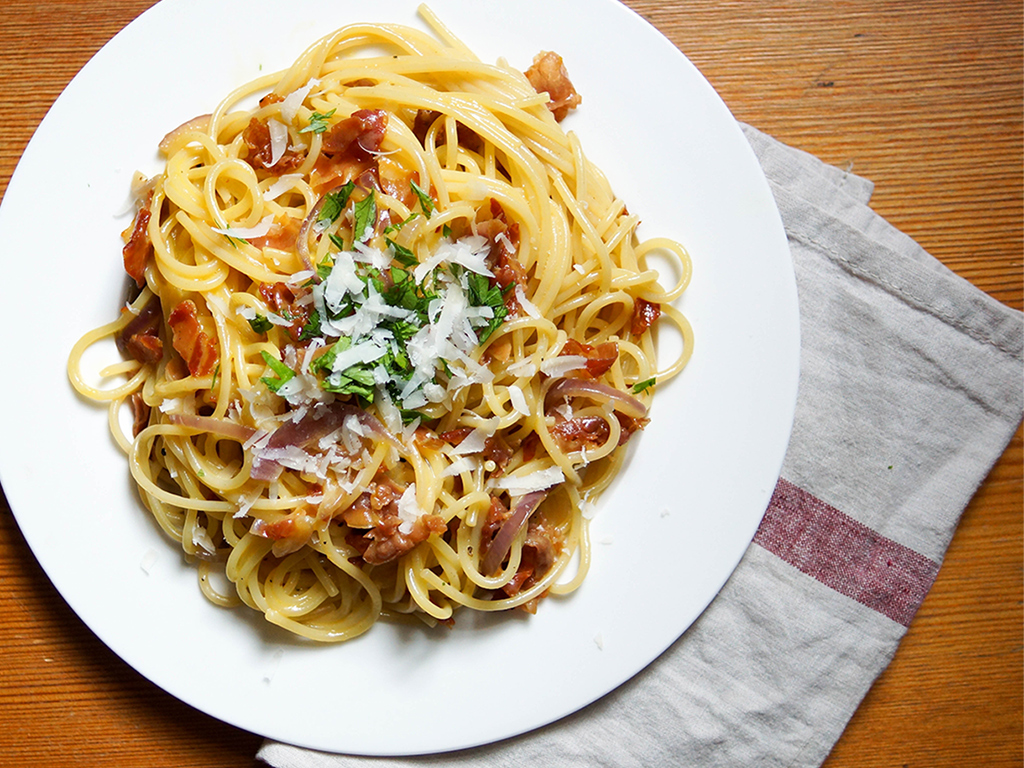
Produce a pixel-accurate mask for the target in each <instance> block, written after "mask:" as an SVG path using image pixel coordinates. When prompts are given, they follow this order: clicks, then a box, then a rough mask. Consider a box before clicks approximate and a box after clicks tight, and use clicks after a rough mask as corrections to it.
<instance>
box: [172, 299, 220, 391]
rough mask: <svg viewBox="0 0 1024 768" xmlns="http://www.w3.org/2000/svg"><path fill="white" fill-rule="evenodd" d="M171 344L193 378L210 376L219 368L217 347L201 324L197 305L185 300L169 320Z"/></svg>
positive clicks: (175, 309) (173, 311)
mask: <svg viewBox="0 0 1024 768" xmlns="http://www.w3.org/2000/svg"><path fill="white" fill-rule="evenodd" d="M167 324H168V325H169V326H170V328H171V335H172V341H171V344H172V346H173V347H174V349H175V351H176V352H177V353H178V354H179V355H181V357H182V359H183V360H184V361H185V364H186V365H187V366H188V370H189V373H190V374H192V375H193V376H209V375H210V374H211V373H213V370H214V368H216V366H217V359H218V355H217V346H216V344H214V342H213V340H212V339H211V338H210V336H209V334H207V333H206V331H205V330H204V329H203V324H202V323H201V322H199V315H198V312H197V310H196V305H195V304H194V303H193V302H192V301H190V300H188V299H185V300H184V301H182V302H181V303H180V304H178V306H176V307H175V308H174V309H173V310H172V311H171V314H170V316H169V317H168V318H167Z"/></svg>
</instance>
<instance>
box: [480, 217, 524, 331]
mask: <svg viewBox="0 0 1024 768" xmlns="http://www.w3.org/2000/svg"><path fill="white" fill-rule="evenodd" d="M488 212H489V213H490V218H485V219H482V220H480V221H478V222H477V223H476V233H477V234H478V235H480V236H482V237H486V238H487V240H488V241H489V242H490V244H491V257H490V259H491V262H492V263H491V271H492V272H494V277H493V278H492V281H493V283H494V284H495V285H499V286H501V289H502V290H503V291H504V292H505V308H506V309H507V310H508V314H509V317H519V315H520V314H522V308H521V307H520V306H519V299H517V298H516V292H515V289H514V288H513V287H512V286H513V285H521V286H524V287H525V286H526V281H527V276H526V269H525V268H524V267H523V265H522V263H521V262H520V261H519V259H518V257H517V256H516V254H517V252H518V251H519V222H518V221H513V222H511V223H509V221H508V217H507V215H506V214H505V209H504V208H502V207H501V203H499V202H498V201H497V200H493V199H492V200H491V204H490V207H489V209H488V210H487V211H483V214H484V215H485V216H486V214H487V213H488Z"/></svg>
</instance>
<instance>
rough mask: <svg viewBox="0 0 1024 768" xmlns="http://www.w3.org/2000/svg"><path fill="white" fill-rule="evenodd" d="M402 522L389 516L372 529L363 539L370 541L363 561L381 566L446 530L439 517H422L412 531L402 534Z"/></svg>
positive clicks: (417, 520) (442, 520) (395, 516)
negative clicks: (432, 535)
mask: <svg viewBox="0 0 1024 768" xmlns="http://www.w3.org/2000/svg"><path fill="white" fill-rule="evenodd" d="M401 526H402V520H401V518H399V517H398V516H397V515H390V516H388V517H386V518H384V520H383V521H381V523H380V525H378V526H376V527H375V528H373V529H372V530H371V531H370V532H369V533H368V534H366V536H365V537H364V538H369V539H370V545H369V546H368V547H367V548H366V550H365V551H364V552H363V560H365V561H366V562H367V563H370V564H371V565H381V564H383V563H390V562H391V561H392V560H396V559H398V558H399V557H401V556H402V555H404V554H405V553H406V552H408V551H409V550H411V549H412V548H413V547H415V546H416V545H417V544H419V543H420V542H423V541H426V540H427V539H428V538H430V536H431V534H434V533H438V534H440V533H444V532H445V531H447V530H448V526H447V525H445V522H444V518H443V517H441V516H440V515H432V514H431V515H422V516H421V517H418V518H417V519H416V522H414V523H413V524H412V526H411V527H412V530H410V531H409V532H407V533H406V532H403V531H402V529H401Z"/></svg>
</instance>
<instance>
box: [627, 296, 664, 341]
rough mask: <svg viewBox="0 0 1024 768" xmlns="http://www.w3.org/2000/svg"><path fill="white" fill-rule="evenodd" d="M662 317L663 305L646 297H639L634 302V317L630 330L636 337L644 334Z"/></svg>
mask: <svg viewBox="0 0 1024 768" xmlns="http://www.w3.org/2000/svg"><path fill="white" fill-rule="evenodd" d="M659 317H661V305H660V304H655V303H654V302H651V301H647V300H646V299H637V300H636V302H635V303H634V304H633V319H632V321H631V323H630V328H629V330H630V332H631V333H632V334H633V336H634V337H635V338H639V337H641V336H643V335H644V332H645V331H646V330H647V329H648V328H650V327H651V326H652V325H654V323H655V322H656V321H657V319H658V318H659Z"/></svg>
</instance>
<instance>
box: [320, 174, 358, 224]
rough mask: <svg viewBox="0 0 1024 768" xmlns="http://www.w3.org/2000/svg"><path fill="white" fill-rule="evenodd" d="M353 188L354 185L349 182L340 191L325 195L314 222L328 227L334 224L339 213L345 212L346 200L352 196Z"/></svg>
mask: <svg viewBox="0 0 1024 768" xmlns="http://www.w3.org/2000/svg"><path fill="white" fill-rule="evenodd" d="M355 188H356V185H355V183H354V182H351V181H350V182H348V184H345V185H344V186H343V187H341V188H340V189H337V190H335V191H334V192H329V193H328V194H327V195H325V196H324V202H323V205H321V206H320V215H319V216H318V217H317V220H316V221H317V224H327V225H330V224H333V223H334V222H336V221H337V220H338V217H339V216H341V212H342V211H344V210H345V206H346V205H347V204H348V199H349V197H351V196H352V190H354V189H355Z"/></svg>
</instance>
